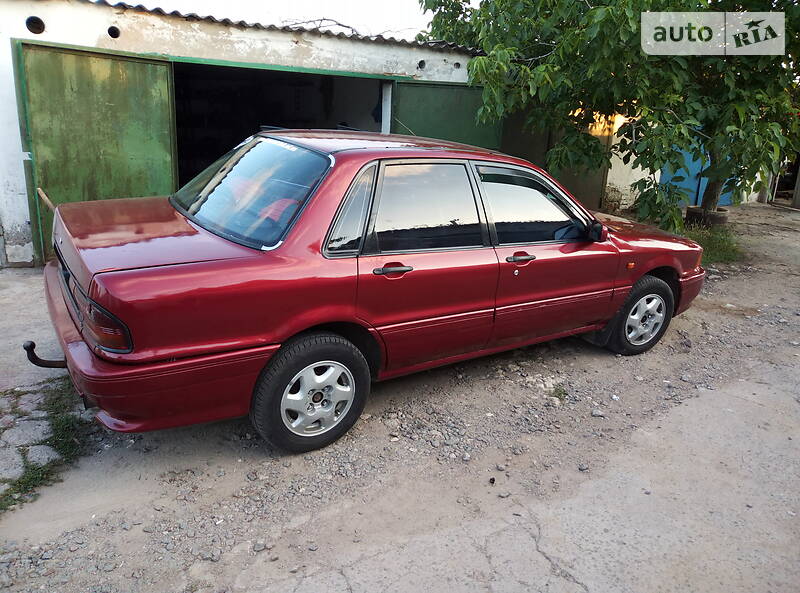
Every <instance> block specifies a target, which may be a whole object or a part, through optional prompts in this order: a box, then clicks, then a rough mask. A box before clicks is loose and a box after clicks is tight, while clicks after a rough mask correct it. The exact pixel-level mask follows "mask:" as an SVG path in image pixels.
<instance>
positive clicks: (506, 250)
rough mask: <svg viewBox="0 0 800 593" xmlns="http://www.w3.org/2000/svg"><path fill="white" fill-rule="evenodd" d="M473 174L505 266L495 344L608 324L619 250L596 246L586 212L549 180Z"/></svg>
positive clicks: (487, 169) (491, 170) (493, 169)
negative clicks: (589, 228) (478, 185)
mask: <svg viewBox="0 0 800 593" xmlns="http://www.w3.org/2000/svg"><path fill="white" fill-rule="evenodd" d="M475 169H476V171H477V173H478V178H479V179H480V189H481V194H482V195H483V200H484V204H485V205H486V210H487V212H486V213H487V216H488V217H489V219H490V221H491V222H490V228H493V234H494V235H495V236H494V241H495V244H496V251H497V257H498V260H499V269H500V275H499V280H498V285H497V310H496V318H495V328H494V334H493V336H492V345H493V346H500V345H505V344H513V343H517V342H523V341H525V340H529V339H534V338H536V337H540V336H549V335H554V334H558V333H561V332H565V331H569V330H572V329H576V328H580V327H586V326H589V325H592V324H594V323H596V322H600V321H603V320H605V319H607V318H608V316H609V315H610V314H611V306H612V304H611V297H612V294H613V287H614V278H615V277H616V275H617V267H618V265H619V252H618V251H617V248H616V247H614V245H613V244H611V242H610V241H603V242H594V241H590V240H589V239H588V238H587V235H586V229H587V223H588V222H589V219H588V217H587V216H586V214H585V213H584V212H583V211H582V210H580V209H579V208H577V207H576V206H575V205H574V204H573V203H572V202H571V201H570V200H569V199H568V198H567V197H566V196H564V195H563V194H562V193H561V192H560V191H559V190H558V189H557V188H556V187H555V186H553V185H552V184H550V183H549V181H548V180H547V179H546V178H544V177H543V176H540V175H538V174H534V173H533V172H530V171H526V170H524V169H517V168H512V167H502V166H489V165H477V166H476V168H475ZM491 223H493V226H492V224H491Z"/></svg>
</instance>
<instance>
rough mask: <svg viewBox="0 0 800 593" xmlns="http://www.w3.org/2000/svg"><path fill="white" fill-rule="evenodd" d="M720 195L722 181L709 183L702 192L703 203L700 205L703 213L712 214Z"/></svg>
mask: <svg viewBox="0 0 800 593" xmlns="http://www.w3.org/2000/svg"><path fill="white" fill-rule="evenodd" d="M720 195H722V181H709V182H708V185H707V186H706V191H704V192H703V202H702V203H701V204H700V205H701V206H702V207H703V211H705V212H713V211H714V210H716V209H717V204H719V197H720Z"/></svg>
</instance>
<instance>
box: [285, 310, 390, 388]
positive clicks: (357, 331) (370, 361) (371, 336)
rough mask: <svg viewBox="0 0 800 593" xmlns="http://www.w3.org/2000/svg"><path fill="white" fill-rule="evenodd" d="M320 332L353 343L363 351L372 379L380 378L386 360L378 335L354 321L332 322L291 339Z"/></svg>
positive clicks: (301, 332)
mask: <svg viewBox="0 0 800 593" xmlns="http://www.w3.org/2000/svg"><path fill="white" fill-rule="evenodd" d="M318 332H330V333H333V334H337V335H339V336H342V337H343V338H344V339H345V340H349V341H350V342H352V343H353V344H354V345H355V347H356V348H358V349H359V350H360V351H361V354H363V355H364V358H365V359H366V360H367V365H368V366H369V372H370V374H371V375H372V379H373V380H375V379H377V378H378V373H379V372H380V370H381V368H382V365H383V361H384V360H385V355H384V350H383V345H382V344H381V341H380V338H379V336H378V334H377V333H373V332H372V331H370V330H369V329H368V328H367V327H365V326H363V325H361V324H359V323H355V322H352V321H331V322H326V323H319V324H317V325H313V326H311V327H307V328H306V329H304V330H302V331H299V332H297V333H295V334H294V335H292V336H291V337H289V338H288V339H287V340H286V341H288V340H289V339H291V338H294V337H297V336H300V335H305V334H311V333H318Z"/></svg>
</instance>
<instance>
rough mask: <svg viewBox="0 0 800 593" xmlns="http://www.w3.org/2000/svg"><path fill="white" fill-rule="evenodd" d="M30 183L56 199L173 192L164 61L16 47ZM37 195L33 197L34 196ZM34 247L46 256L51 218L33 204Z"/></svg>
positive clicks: (167, 72)
mask: <svg viewBox="0 0 800 593" xmlns="http://www.w3.org/2000/svg"><path fill="white" fill-rule="evenodd" d="M19 48H20V51H21V56H20V66H21V75H22V77H23V80H24V85H21V87H22V88H23V89H24V91H23V97H22V99H23V105H24V110H25V112H24V122H25V132H26V133H25V137H26V144H27V149H26V150H29V151H30V152H31V156H32V162H33V171H32V178H33V185H34V191H35V187H41V188H42V189H43V190H44V191H45V193H46V194H47V195H48V196H49V197H50V199H51V200H52V201H53V202H54V203H56V204H63V203H65V202H78V201H84V200H99V199H106V198H128V197H135V196H155V195H166V194H170V193H172V192H173V191H174V190H175V183H176V178H175V166H174V147H173V127H174V126H173V105H172V82H171V71H170V64H169V63H168V62H162V61H157V60H141V59H137V58H130V57H126V56H118V55H111V54H104V53H93V52H84V51H76V50H72V49H64V48H58V47H48V46H41V45H35V44H29V43H22V44H20V46H19ZM34 200H35V198H34ZM32 206H33V208H32V211H33V212H34V213H36V212H37V211H38V217H36V216H32V222H33V224H34V226H35V228H34V229H33V231H34V233H35V235H37V237H36V238H37V240H36V241H35V245H36V247H37V251H39V252H41V251H42V250H43V251H44V253H39V255H40V256H42V257H43V258H45V259H46V258H47V257H49V256H50V255H51V250H52V245H50V235H51V232H52V224H53V215H52V212H50V211H49V210H48V209H47V208H44V207H42V206H41V205H39V203H38V202H37V201H34V203H33V205H32Z"/></svg>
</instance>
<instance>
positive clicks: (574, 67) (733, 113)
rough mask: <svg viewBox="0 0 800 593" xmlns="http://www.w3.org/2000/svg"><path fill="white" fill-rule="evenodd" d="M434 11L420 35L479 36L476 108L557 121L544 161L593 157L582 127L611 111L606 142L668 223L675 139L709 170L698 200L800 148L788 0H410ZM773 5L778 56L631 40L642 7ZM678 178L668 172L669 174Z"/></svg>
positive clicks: (595, 149)
mask: <svg viewBox="0 0 800 593" xmlns="http://www.w3.org/2000/svg"><path fill="white" fill-rule="evenodd" d="M420 3H421V5H422V7H423V8H424V9H425V10H427V11H431V12H432V13H433V19H432V21H431V25H430V32H429V33H428V35H430V36H431V37H433V38H437V39H446V40H448V41H454V42H457V43H461V44H464V45H468V46H471V47H475V48H478V49H480V50H482V52H483V54H484V55H480V56H478V57H476V58H474V59H473V60H471V62H470V65H469V73H470V80H471V82H473V83H474V84H478V85H482V86H483V87H484V90H483V106H482V107H481V109H480V110H479V113H478V118H479V119H480V120H482V121H489V120H497V119H501V118H504V117H505V116H507V115H509V114H510V113H512V112H522V113H523V114H524V115H525V120H526V125H527V126H529V127H530V128H531V129H532V130H535V129H540V130H541V129H551V130H559V131H560V133H562V134H563V136H562V137H561V139H560V141H559V142H558V143H557V144H556V145H555V146H554V147H553V148H552V149H551V150H550V151H549V152H548V154H547V164H548V167H549V168H550V169H551V170H553V171H555V172H557V171H558V170H561V169H565V168H579V167H586V168H597V167H600V166H603V165H604V164H607V163H609V159H610V157H611V152H610V150H609V149H608V148H607V147H606V146H605V145H604V144H602V143H601V142H600V141H599V140H598V139H597V138H595V137H593V136H592V135H590V134H589V133H588V130H589V127H590V126H591V125H592V124H594V123H596V122H598V121H604V120H605V121H608V120H609V118H611V117H613V116H614V115H616V114H619V115H621V116H624V118H625V122H626V123H625V124H624V125H622V126H621V127H620V128H619V130H618V131H617V132H616V134H617V136H618V138H617V140H618V141H617V142H616V143H614V144H613V148H612V149H611V150H613V151H616V152H618V153H619V155H620V156H621V157H622V159H623V161H624V162H625V163H626V164H627V163H632V164H633V165H634V166H636V167H641V168H642V169H643V170H645V171H646V172H648V173H649V176H648V177H646V178H645V179H642V180H640V181H639V182H637V183H636V184H634V190H635V191H636V192H637V193H638V195H639V197H638V199H637V205H638V209H639V213H640V215H641V216H642V217H643V218H646V219H650V220H655V221H657V222H658V223H660V224H661V226H663V227H665V228H671V229H675V228H680V227H681V226H682V220H681V216H680V209H679V208H678V201H679V200H680V199H681V198H683V197H685V196H684V195H683V194H682V193H680V192H679V191H677V188H676V187H675V186H673V185H669V186H668V185H664V184H659V183H657V181H656V173H657V172H658V171H659V170H661V169H662V168H667V169H668V170H671V171H672V172H678V171H679V170H680V169H681V168H683V167H684V164H685V160H684V159H685V155H684V152H685V153H688V154H689V155H691V157H692V158H694V159H699V160H700V161H701V163H702V172H701V175H702V176H704V177H706V178H707V179H708V184H707V186H706V190H705V192H704V194H703V199H702V208H703V210H704V211H706V212H708V211H713V210H715V209H716V208H717V205H718V203H719V198H720V195H721V194H722V193H723V192H725V191H728V190H735V191H738V192H751V191H758V190H759V189H760V187H761V185H762V184H763V183H764V180H763V172H769V173H771V174H777V173H778V171H779V169H780V166H781V163H782V162H783V160H784V159H785V158H786V157H791V158H793V157H794V155H795V153H796V152H797V151H798V150H800V117H798V111H800V107H798V106H797V103H796V101H795V100H794V99H795V93H796V89H797V83H798V78H797V74H796V73H795V71H794V66H795V64H797V59H798V52H800V31H797V30H796V27H797V26H800V6H798V5H797V3H796V2H794V1H793V0H752V1H750V2H747V3H746V4H745V3H740V2H733V1H729V0H706V1H702V0H695V1H690V0H670V1H669V2H667V1H664V0H618V1H616V2H608V3H606V4H603V5H600V4H597V3H596V0H480V3H479V4H476V2H474V1H473V2H470V1H469V0H420ZM706 10H713V11H751V12H753V11H764V12H767V11H783V12H785V17H786V35H787V36H786V54H785V55H784V56H775V55H763V56H728V57H726V56H709V55H704V56H654V55H648V54H646V53H645V52H644V51H642V49H641V44H640V18H641V16H640V15H641V13H642V12H643V11H706ZM677 180H680V178H679V177H678V178H677Z"/></svg>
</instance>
